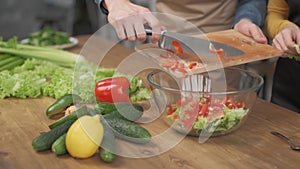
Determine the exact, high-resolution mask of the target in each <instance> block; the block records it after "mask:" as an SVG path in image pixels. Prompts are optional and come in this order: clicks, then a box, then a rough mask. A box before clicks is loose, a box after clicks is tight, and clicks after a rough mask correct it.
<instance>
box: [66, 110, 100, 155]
mask: <svg viewBox="0 0 300 169" xmlns="http://www.w3.org/2000/svg"><path fill="white" fill-rule="evenodd" d="M102 139H103V126H102V124H101V122H100V115H95V116H87V115H85V116H82V117H80V118H79V119H77V120H76V121H75V122H74V123H73V124H72V126H71V127H70V128H69V130H68V132H67V136H66V148H67V150H68V152H69V154H70V155H71V156H72V157H76V158H89V157H91V156H92V155H94V154H95V153H96V152H97V150H98V148H99V146H100V144H101V142H102Z"/></svg>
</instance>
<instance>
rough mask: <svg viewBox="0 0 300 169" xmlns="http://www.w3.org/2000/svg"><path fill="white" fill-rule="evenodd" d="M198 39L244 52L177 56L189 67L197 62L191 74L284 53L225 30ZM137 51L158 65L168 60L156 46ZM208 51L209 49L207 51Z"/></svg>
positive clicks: (138, 47) (150, 45)
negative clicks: (233, 54) (231, 54)
mask: <svg viewBox="0 0 300 169" xmlns="http://www.w3.org/2000/svg"><path fill="white" fill-rule="evenodd" d="M195 37H196V38H203V39H207V40H210V41H214V42H219V43H223V44H226V45H229V46H232V47H234V48H236V49H239V50H241V51H242V52H244V53H243V54H242V55H238V56H233V57H231V56H229V57H228V56H226V51H224V53H225V56H219V57H218V56H217V55H215V56H214V57H212V56H197V55H195V54H192V53H183V54H177V56H174V57H173V58H172V59H180V60H181V61H182V62H184V63H186V64H187V65H189V64H190V63H192V62H197V63H198V65H197V66H195V67H194V68H193V69H191V70H189V71H191V72H190V73H192V74H196V73H201V72H205V71H210V70H214V69H219V68H226V67H231V66H236V65H242V64H245V63H250V62H255V61H260V60H265V59H270V58H275V57H279V56H282V52H281V51H280V50H278V49H276V48H274V47H272V46H270V45H267V44H260V43H257V42H255V41H254V40H253V39H251V38H249V37H247V36H245V35H243V34H241V33H239V32H237V31H235V30H225V31H220V32H212V33H208V34H204V35H199V36H197V35H195ZM136 50H137V51H140V53H142V54H143V55H145V56H148V57H152V58H154V59H155V60H156V62H157V63H160V64H162V63H165V62H166V59H165V58H163V57H160V54H165V53H166V51H165V50H162V49H160V48H159V47H158V45H156V44H142V45H138V46H136ZM206 50H208V49H206Z"/></svg>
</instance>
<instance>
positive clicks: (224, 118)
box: [166, 96, 248, 132]
mask: <svg viewBox="0 0 300 169" xmlns="http://www.w3.org/2000/svg"><path fill="white" fill-rule="evenodd" d="M247 112H248V109H246V108H245V103H244V102H235V101H234V100H233V98H230V97H225V98H224V99H221V98H211V97H206V96H203V97H193V96H188V97H185V98H182V99H180V100H178V101H177V103H174V104H170V105H169V106H168V107H167V108H166V114H167V119H168V120H169V121H170V122H171V123H175V126H176V127H177V128H180V129H182V130H185V131H189V130H190V129H192V130H194V131H197V132H199V131H201V130H202V129H204V128H205V127H207V126H209V125H216V131H218V132H222V131H226V130H229V129H231V128H233V127H234V126H236V125H238V124H239V122H240V121H241V119H242V118H243V117H244V116H245V115H246V114H247Z"/></svg>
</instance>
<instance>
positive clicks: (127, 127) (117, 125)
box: [102, 116, 151, 144]
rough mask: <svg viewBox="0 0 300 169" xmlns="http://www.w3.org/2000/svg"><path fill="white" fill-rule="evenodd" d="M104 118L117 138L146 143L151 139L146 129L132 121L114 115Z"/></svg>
mask: <svg viewBox="0 0 300 169" xmlns="http://www.w3.org/2000/svg"><path fill="white" fill-rule="evenodd" d="M104 119H105V121H106V122H107V123H108V124H109V126H110V127H111V128H113V132H114V134H115V136H116V137H117V138H120V139H123V140H126V141H130V142H133V143H138V144H146V143H148V142H149V141H150V140H151V135H150V133H149V132H148V130H147V129H145V128H143V127H142V126H140V125H138V124H135V123H134V122H131V121H128V120H126V119H123V118H115V117H105V116H104ZM102 123H104V122H102Z"/></svg>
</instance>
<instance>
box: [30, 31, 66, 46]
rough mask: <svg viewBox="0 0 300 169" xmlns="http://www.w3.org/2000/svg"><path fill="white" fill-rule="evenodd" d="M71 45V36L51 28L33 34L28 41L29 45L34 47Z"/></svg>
mask: <svg viewBox="0 0 300 169" xmlns="http://www.w3.org/2000/svg"><path fill="white" fill-rule="evenodd" d="M69 43H71V41H70V36H69V35H68V34H67V33H66V32H61V31H55V30H53V29H51V28H49V27H45V28H43V29H41V30H39V31H37V32H33V33H31V34H30V35H29V41H28V44H29V45H33V46H55V45H63V44H69Z"/></svg>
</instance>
